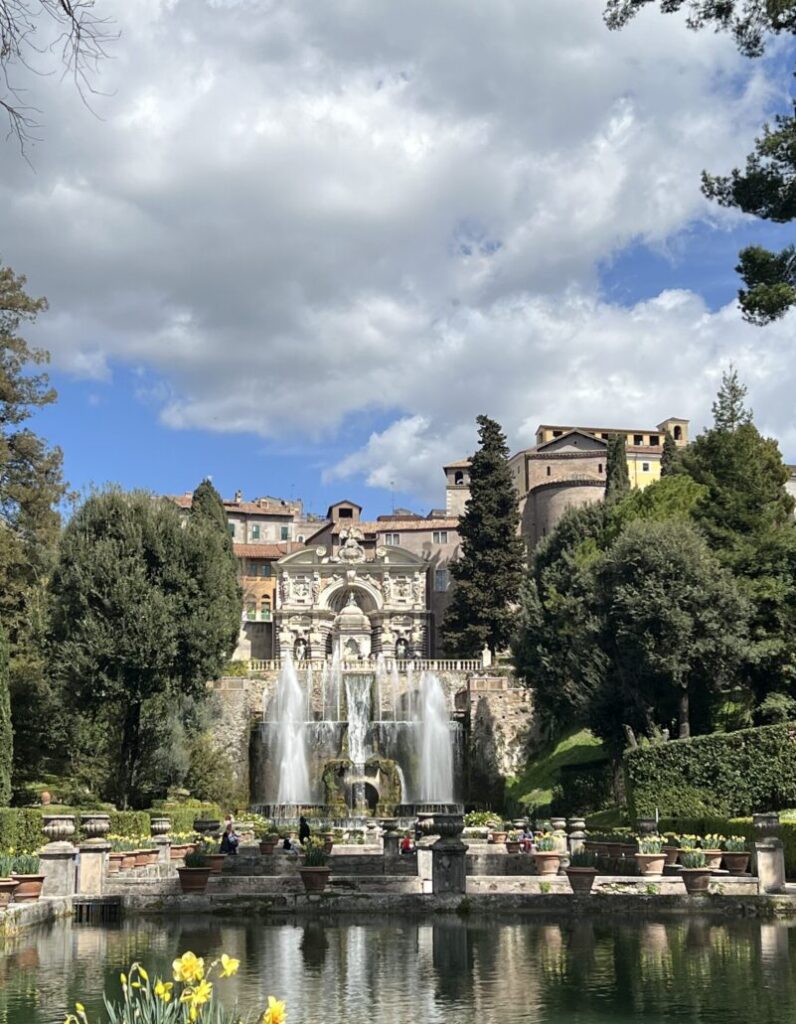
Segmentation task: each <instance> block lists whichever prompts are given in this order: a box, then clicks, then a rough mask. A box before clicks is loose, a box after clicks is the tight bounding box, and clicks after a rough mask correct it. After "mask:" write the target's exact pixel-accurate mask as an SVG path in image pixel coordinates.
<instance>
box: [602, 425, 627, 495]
mask: <svg viewBox="0 0 796 1024" xmlns="http://www.w3.org/2000/svg"><path fill="white" fill-rule="evenodd" d="M607 458H608V465H607V467H606V476H605V500H606V501H607V502H612V501H616V500H617V499H618V498H621V496H622V495H623V494H627V492H628V491H629V490H630V474H629V472H628V469H627V452H626V450H625V435H624V434H614V435H613V437H611V438H609V440H608V456H607Z"/></svg>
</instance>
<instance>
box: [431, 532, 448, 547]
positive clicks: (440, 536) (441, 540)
mask: <svg viewBox="0 0 796 1024" xmlns="http://www.w3.org/2000/svg"><path fill="white" fill-rule="evenodd" d="M431 540H432V543H434V544H447V543H448V531H447V530H433V531H432V533H431Z"/></svg>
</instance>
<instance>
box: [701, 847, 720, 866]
mask: <svg viewBox="0 0 796 1024" xmlns="http://www.w3.org/2000/svg"><path fill="white" fill-rule="evenodd" d="M702 852H703V853H704V854H705V867H706V868H707V869H708V871H719V870H720V869H721V858H722V857H723V856H724V851H723V850H703V851H702Z"/></svg>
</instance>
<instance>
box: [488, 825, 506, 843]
mask: <svg viewBox="0 0 796 1024" xmlns="http://www.w3.org/2000/svg"><path fill="white" fill-rule="evenodd" d="M507 836H508V832H507V831H506V829H504V827H503V825H502V824H500V823H498V824H496V825H493V826H492V838H491V839H490V840H489V842H490V843H495V844H497V843H505V842H506V837H507Z"/></svg>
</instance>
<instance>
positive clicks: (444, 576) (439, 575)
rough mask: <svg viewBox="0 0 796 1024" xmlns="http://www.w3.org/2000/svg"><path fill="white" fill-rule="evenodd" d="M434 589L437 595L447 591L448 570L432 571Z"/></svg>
mask: <svg viewBox="0 0 796 1024" xmlns="http://www.w3.org/2000/svg"><path fill="white" fill-rule="evenodd" d="M434 589H435V590H436V591H437V592H438V593H444V592H445V591H446V590H447V589H448V570H447V569H435V570H434Z"/></svg>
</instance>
